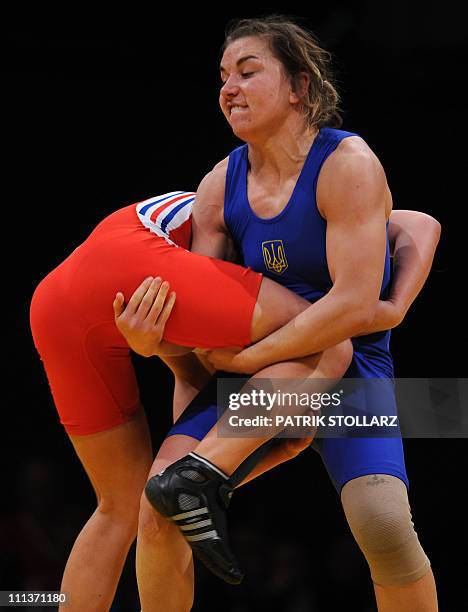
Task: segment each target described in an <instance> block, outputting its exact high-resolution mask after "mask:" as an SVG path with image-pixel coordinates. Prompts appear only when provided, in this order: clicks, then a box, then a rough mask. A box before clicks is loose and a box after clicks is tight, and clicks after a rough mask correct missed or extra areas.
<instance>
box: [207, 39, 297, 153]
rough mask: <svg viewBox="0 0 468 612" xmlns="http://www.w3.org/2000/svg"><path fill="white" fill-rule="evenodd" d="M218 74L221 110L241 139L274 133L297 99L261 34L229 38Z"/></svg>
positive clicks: (288, 80) (292, 108)
mask: <svg viewBox="0 0 468 612" xmlns="http://www.w3.org/2000/svg"><path fill="white" fill-rule="evenodd" d="M220 75H221V81H222V87H221V90H220V94H219V104H220V106H221V110H222V112H223V114H224V116H225V117H226V119H227V121H228V123H229V125H230V126H231V128H232V130H233V132H234V134H236V136H238V137H239V138H241V139H242V140H246V141H248V140H249V139H250V138H253V137H255V136H256V135H257V136H258V135H259V134H261V135H267V134H269V133H274V132H275V131H276V130H277V129H278V127H279V126H281V125H282V124H283V122H284V120H285V119H286V117H287V116H288V115H289V113H291V112H293V110H294V106H295V105H297V104H298V103H299V102H300V100H299V98H298V96H297V95H296V94H295V93H294V91H293V90H292V86H291V82H290V79H289V78H288V77H287V76H286V74H285V71H284V68H283V65H282V64H281V62H280V61H279V60H278V59H276V58H275V57H274V56H273V54H272V52H271V51H270V48H269V46H268V41H267V40H266V39H265V38H263V37H260V36H247V37H245V38H239V39H238V40H235V41H233V42H232V43H231V44H230V45H229V46H228V47H227V49H226V50H225V52H224V54H223V57H222V60H221V65H220Z"/></svg>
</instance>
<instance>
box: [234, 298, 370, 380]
mask: <svg viewBox="0 0 468 612" xmlns="http://www.w3.org/2000/svg"><path fill="white" fill-rule="evenodd" d="M375 305H376V304H373V305H372V307H371V306H367V307H366V308H364V306H363V303H362V302H361V301H358V300H357V299H355V298H353V299H350V297H349V296H348V295H340V294H339V293H338V292H334V291H333V289H332V290H331V291H330V292H329V293H328V294H327V295H325V296H324V297H323V298H321V299H320V300H318V301H317V302H315V304H312V305H311V306H309V308H307V309H306V310H305V311H304V312H302V313H300V314H299V315H297V316H296V317H295V318H294V319H292V320H291V321H290V322H289V323H287V324H286V325H285V326H284V327H282V328H280V329H278V330H277V331H275V332H273V333H272V334H270V335H269V336H267V337H266V338H264V339H263V340H261V341H260V342H257V343H256V344H254V345H252V346H250V347H248V348H247V349H245V350H244V351H242V353H240V355H239V357H240V358H241V360H242V363H243V364H245V366H246V367H247V370H246V372H257V371H258V370H259V369H261V368H264V367H266V366H267V365H269V364H272V363H277V362H280V361H287V360H288V359H295V358H299V357H306V356H307V355H312V354H314V353H319V352H321V351H324V350H325V349H327V348H329V347H331V346H335V345H336V344H339V343H340V342H342V341H343V340H346V339H348V338H351V337H353V336H355V335H357V334H358V333H359V332H360V331H361V330H362V329H363V327H365V326H366V325H368V324H369V322H370V321H371V320H372V318H373V316H374V309H375Z"/></svg>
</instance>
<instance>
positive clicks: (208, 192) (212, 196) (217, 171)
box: [192, 157, 229, 231]
mask: <svg viewBox="0 0 468 612" xmlns="http://www.w3.org/2000/svg"><path fill="white" fill-rule="evenodd" d="M228 161H229V158H228V157H227V158H225V159H223V160H222V161H220V162H219V163H217V164H216V165H215V166H214V168H213V169H212V170H210V172H208V174H206V175H205V176H204V177H203V179H202V181H201V183H200V184H199V186H198V189H197V195H196V198H195V202H194V204H193V211H192V214H193V218H192V225H195V227H196V228H213V229H215V230H218V231H219V230H222V231H224V191H225V185H226V172H227V167H228Z"/></svg>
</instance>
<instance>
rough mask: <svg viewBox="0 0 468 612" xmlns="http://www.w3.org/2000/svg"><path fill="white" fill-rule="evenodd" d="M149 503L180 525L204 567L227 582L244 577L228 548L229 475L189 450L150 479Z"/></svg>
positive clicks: (230, 494) (234, 582)
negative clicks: (188, 452)
mask: <svg viewBox="0 0 468 612" xmlns="http://www.w3.org/2000/svg"><path fill="white" fill-rule="evenodd" d="M145 493H146V497H147V498H148V501H149V502H150V504H151V505H152V506H153V507H154V508H156V510H157V511H158V512H159V513H160V514H162V515H163V516H165V517H167V518H169V519H171V520H172V521H174V523H175V524H176V525H177V526H178V527H179V529H180V531H181V533H182V535H183V536H184V538H185V539H186V540H187V542H188V543H189V545H190V546H191V548H192V550H193V554H194V555H195V556H196V557H197V558H198V559H199V560H200V561H201V562H202V563H203V564H204V565H206V567H207V568H208V569H209V570H210V571H211V572H213V574H216V576H219V578H221V579H222V580H224V581H225V582H228V583H229V584H240V583H241V582H242V579H243V577H244V575H243V573H242V572H241V570H240V568H239V565H238V563H237V561H236V559H235V557H234V555H233V554H232V552H231V549H230V547H229V538H228V531H227V521H226V509H227V508H228V506H229V501H230V499H231V496H232V488H231V487H230V486H229V478H228V476H226V474H224V473H223V472H222V471H221V470H220V469H218V468H217V467H216V466H215V465H213V464H212V463H211V462H210V461H208V460H207V459H204V458H203V457H199V456H198V455H196V454H195V453H190V454H189V455H187V456H186V457H183V458H182V459H179V461H176V462H175V463H173V464H172V465H170V466H169V467H167V468H166V469H165V470H163V471H162V472H160V473H159V474H157V475H156V476H153V477H152V478H150V480H149V481H148V483H147V484H146V487H145Z"/></svg>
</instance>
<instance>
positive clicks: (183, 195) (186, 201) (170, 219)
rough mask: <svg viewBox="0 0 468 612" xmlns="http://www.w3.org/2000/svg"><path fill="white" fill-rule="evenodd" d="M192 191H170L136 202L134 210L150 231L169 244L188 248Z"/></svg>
mask: <svg viewBox="0 0 468 612" xmlns="http://www.w3.org/2000/svg"><path fill="white" fill-rule="evenodd" d="M195 195H196V194H195V193H194V192H193V191H171V192H170V193H165V194H163V195H159V196H155V197H153V198H148V199H147V200H143V201H142V202H138V203H137V204H136V212H137V215H138V217H139V219H140V221H141V222H142V223H143V225H144V226H145V227H146V228H148V229H149V230H150V231H151V232H154V233H155V234H156V235H158V236H160V237H161V238H164V239H165V240H166V241H167V242H168V243H169V244H173V245H175V246H180V247H183V248H184V249H189V248H190V238H191V217H192V205H193V202H194V200H195Z"/></svg>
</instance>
